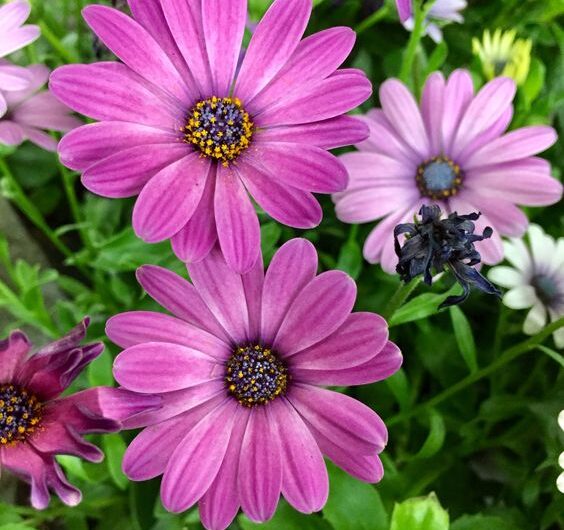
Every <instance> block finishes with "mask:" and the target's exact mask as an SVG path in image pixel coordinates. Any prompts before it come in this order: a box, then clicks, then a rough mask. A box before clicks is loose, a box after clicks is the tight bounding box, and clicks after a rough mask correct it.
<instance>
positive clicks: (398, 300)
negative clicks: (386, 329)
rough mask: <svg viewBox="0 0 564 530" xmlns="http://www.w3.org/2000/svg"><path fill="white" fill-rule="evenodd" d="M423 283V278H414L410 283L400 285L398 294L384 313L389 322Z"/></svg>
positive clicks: (395, 294) (396, 293)
mask: <svg viewBox="0 0 564 530" xmlns="http://www.w3.org/2000/svg"><path fill="white" fill-rule="evenodd" d="M420 283H421V278H420V277H418V278H414V279H413V280H411V281H410V282H409V283H403V282H402V283H400V284H399V287H398V288H397V290H396V292H395V293H394V295H393V296H392V298H391V299H390V301H389V302H388V305H387V306H386V308H385V309H384V311H383V315H382V316H383V317H384V318H385V319H386V320H387V321H388V322H389V321H390V320H391V319H392V317H393V316H394V314H395V313H396V311H397V310H398V309H399V308H400V307H401V306H402V305H403V304H405V302H406V301H407V299H408V298H409V297H410V296H411V294H412V293H413V291H415V289H417V286H418V285H419V284H420Z"/></svg>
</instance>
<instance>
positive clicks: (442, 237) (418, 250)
mask: <svg viewBox="0 0 564 530" xmlns="http://www.w3.org/2000/svg"><path fill="white" fill-rule="evenodd" d="M480 215H481V214H480V213H475V212H473V213H469V214H466V215H459V214H458V213H457V212H454V213H451V214H450V215H449V216H448V217H447V218H446V219H441V209H440V208H439V206H437V205H436V204H432V205H429V206H427V205H425V206H422V207H421V210H420V211H419V216H420V217H421V220H417V219H415V222H414V223H405V224H400V225H398V226H396V228H395V230H394V248H395V251H396V254H397V256H398V265H397V268H396V270H397V272H398V274H399V275H400V278H401V279H402V280H403V281H404V282H406V283H407V282H409V281H411V280H412V279H413V278H415V277H416V276H420V275H423V279H424V282H425V283H426V284H428V285H431V284H432V280H433V273H435V274H436V273H439V272H442V271H444V270H445V269H447V270H450V271H451V272H452V273H453V274H454V276H455V278H456V280H457V281H458V283H460V285H461V286H462V288H463V290H464V292H463V293H462V294H461V295H460V296H451V297H449V298H448V299H447V300H445V302H444V303H443V304H442V305H441V307H447V306H450V305H454V304H459V303H461V302H463V301H464V300H466V299H467V298H468V295H469V294H470V289H471V287H473V286H475V287H477V288H478V289H480V290H482V291H484V292H485V293H488V294H494V295H496V296H500V294H501V293H500V291H499V290H498V289H497V288H496V287H495V286H494V285H493V284H492V283H490V282H489V281H488V280H487V279H486V278H484V277H483V276H482V275H481V274H480V273H479V272H478V271H477V270H475V269H474V268H473V267H474V266H475V265H478V264H479V263H480V261H481V256H480V253H479V252H478V251H477V250H476V249H475V248H474V243H476V242H477V241H482V240H483V239H487V238H489V237H491V235H492V233H493V230H492V229H491V228H490V227H487V228H485V229H484V231H483V233H482V234H481V235H480V234H475V233H474V231H475V229H476V227H475V225H474V221H476V220H477V219H479V218H480ZM401 235H405V242H404V243H403V246H402V245H401V243H400V241H399V236H401Z"/></svg>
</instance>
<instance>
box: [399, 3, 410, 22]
mask: <svg viewBox="0 0 564 530" xmlns="http://www.w3.org/2000/svg"><path fill="white" fill-rule="evenodd" d="M411 3H412V0H396V7H397V9H398V15H399V18H400V21H401V23H402V24H403V23H404V22H405V21H406V20H407V19H408V18H410V17H411V16H412V15H413V6H412V4H411Z"/></svg>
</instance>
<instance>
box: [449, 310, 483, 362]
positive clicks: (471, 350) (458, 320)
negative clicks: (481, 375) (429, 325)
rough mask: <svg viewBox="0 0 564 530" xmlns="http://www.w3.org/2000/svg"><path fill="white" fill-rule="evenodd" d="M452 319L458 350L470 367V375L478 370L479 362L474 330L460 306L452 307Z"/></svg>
mask: <svg viewBox="0 0 564 530" xmlns="http://www.w3.org/2000/svg"><path fill="white" fill-rule="evenodd" d="M450 318H451V320H452V327H453V329H454V336H455V338H456V343H457V344H458V349H459V350H460V353H461V354H462V357H463V359H464V362H465V363H466V365H467V366H468V369H469V370H470V373H474V372H476V371H477V370H478V361H477V354H476V342H475V341H474V335H473V334H472V328H471V327H470V323H469V322H468V319H467V318H466V315H465V314H464V313H463V312H462V310H461V309H460V308H459V307H458V306H451V307H450Z"/></svg>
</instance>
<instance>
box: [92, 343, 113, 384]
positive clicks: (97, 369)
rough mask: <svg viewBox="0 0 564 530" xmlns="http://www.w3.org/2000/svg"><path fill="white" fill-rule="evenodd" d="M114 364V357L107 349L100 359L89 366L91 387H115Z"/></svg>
mask: <svg viewBox="0 0 564 530" xmlns="http://www.w3.org/2000/svg"><path fill="white" fill-rule="evenodd" d="M112 362H113V359H112V356H111V354H110V352H109V351H108V349H107V348H106V349H105V350H104V351H103V352H102V355H100V357H98V358H97V359H96V360H95V361H93V362H92V363H90V364H89V365H88V382H89V383H90V386H114V376H113V374H112Z"/></svg>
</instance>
